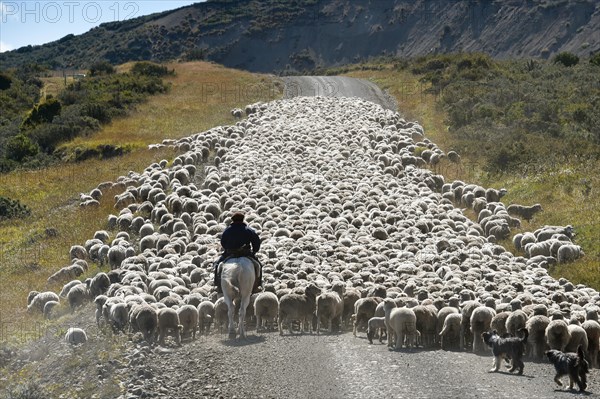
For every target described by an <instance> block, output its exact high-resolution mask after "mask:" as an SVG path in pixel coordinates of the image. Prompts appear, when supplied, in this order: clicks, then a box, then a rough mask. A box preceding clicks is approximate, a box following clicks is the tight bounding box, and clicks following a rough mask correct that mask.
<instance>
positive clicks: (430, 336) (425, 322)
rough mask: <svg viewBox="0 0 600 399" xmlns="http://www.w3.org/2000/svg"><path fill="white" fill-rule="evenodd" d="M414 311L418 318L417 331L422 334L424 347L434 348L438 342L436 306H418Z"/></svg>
mask: <svg viewBox="0 0 600 399" xmlns="http://www.w3.org/2000/svg"><path fill="white" fill-rule="evenodd" d="M412 309H413V312H415V315H416V316H417V330H418V331H419V333H420V334H421V339H422V343H423V346H424V347H426V348H432V347H434V345H435V343H436V341H437V339H436V336H437V320H438V318H437V315H438V310H437V308H436V307H435V306H434V305H418V306H415V307H414V308H412Z"/></svg>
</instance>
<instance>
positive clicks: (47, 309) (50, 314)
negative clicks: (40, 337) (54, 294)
mask: <svg viewBox="0 0 600 399" xmlns="http://www.w3.org/2000/svg"><path fill="white" fill-rule="evenodd" d="M58 305H59V303H58V302H57V301H48V302H46V304H45V305H44V312H43V313H44V318H45V319H47V320H50V319H53V318H55V317H56V315H55V314H54V309H55V308H56V307H57V306H58Z"/></svg>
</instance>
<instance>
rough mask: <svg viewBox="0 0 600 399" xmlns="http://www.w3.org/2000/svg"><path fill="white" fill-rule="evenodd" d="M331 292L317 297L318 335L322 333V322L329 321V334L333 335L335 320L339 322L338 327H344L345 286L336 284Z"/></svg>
mask: <svg viewBox="0 0 600 399" xmlns="http://www.w3.org/2000/svg"><path fill="white" fill-rule="evenodd" d="M333 290H334V291H331V292H324V293H322V294H321V295H319V296H318V297H317V306H316V316H317V334H319V333H320V329H321V321H322V320H327V323H328V324H329V327H328V328H329V333H330V334H331V333H333V320H334V319H337V320H338V326H339V327H341V326H342V315H343V313H344V302H343V300H342V297H343V294H344V285H343V284H334V286H333Z"/></svg>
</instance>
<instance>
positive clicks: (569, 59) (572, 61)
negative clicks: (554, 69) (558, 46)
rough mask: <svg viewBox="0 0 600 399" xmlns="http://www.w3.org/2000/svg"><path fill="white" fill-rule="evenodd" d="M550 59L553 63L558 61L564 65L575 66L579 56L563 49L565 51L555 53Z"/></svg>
mask: <svg viewBox="0 0 600 399" xmlns="http://www.w3.org/2000/svg"><path fill="white" fill-rule="evenodd" d="M552 61H553V62H554V63H555V64H558V63H560V64H563V65H564V66H566V67H571V66H575V65H577V64H578V63H579V57H578V56H576V55H575V54H573V53H569V52H568V51H565V52H562V53H559V54H557V55H555V56H554V58H553V59H552Z"/></svg>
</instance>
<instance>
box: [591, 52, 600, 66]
mask: <svg viewBox="0 0 600 399" xmlns="http://www.w3.org/2000/svg"><path fill="white" fill-rule="evenodd" d="M590 64H593V65H597V66H600V53H596V54H594V55H593V56H592V57H591V58H590Z"/></svg>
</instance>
